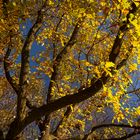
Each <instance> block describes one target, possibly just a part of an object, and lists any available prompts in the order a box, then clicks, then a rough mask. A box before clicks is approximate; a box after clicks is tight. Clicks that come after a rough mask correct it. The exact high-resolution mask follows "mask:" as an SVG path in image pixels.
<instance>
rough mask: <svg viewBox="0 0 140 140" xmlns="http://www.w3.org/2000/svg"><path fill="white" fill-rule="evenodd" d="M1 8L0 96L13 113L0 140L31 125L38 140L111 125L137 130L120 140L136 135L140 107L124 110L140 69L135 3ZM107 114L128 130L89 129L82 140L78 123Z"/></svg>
mask: <svg viewBox="0 0 140 140" xmlns="http://www.w3.org/2000/svg"><path fill="white" fill-rule="evenodd" d="M0 6H1V11H0V14H1V21H0V35H1V36H0V39H1V42H0V52H1V59H0V60H1V66H2V68H1V79H0V80H1V83H2V84H3V85H2V86H1V87H2V88H1V89H2V92H1V94H2V95H3V94H4V95H5V94H6V92H8V93H10V95H11V97H14V98H13V99H12V100H13V102H12V103H15V107H16V109H15V108H14V109H13V112H14V114H15V116H14V115H12V116H14V117H13V118H12V119H11V120H10V121H8V120H7V121H8V130H7V134H6V136H3V130H2V129H1V131H0V132H1V139H6V140H7V139H10V140H14V139H20V138H21V137H23V135H22V132H23V130H24V129H25V128H26V127H27V126H29V124H31V123H33V122H36V124H35V125H37V126H38V128H39V130H40V135H41V139H42V140H45V139H48V138H49V137H52V136H54V135H55V136H56V137H59V138H62V134H64V137H65V138H66V134H68V131H66V130H69V131H72V130H71V129H70V128H72V127H73V128H74V129H77V130H78V132H79V133H80V134H79V135H81V133H82V135H84V136H83V139H87V136H88V135H89V134H90V133H91V132H93V131H95V128H96V129H97V128H100V127H109V126H110V127H112V126H113V127H120V128H123V127H126V128H132V129H134V131H133V133H132V134H131V133H130V134H128V135H125V136H124V135H120V136H119V139H121V138H120V137H122V139H123V138H124V137H125V138H127V137H130V136H133V135H137V134H139V133H140V130H139V125H136V124H135V123H134V122H133V118H138V116H139V115H140V112H139V107H134V108H133V111H131V110H130V109H129V108H128V107H126V106H125V104H127V102H128V100H129V98H130V96H129V93H130V91H129V92H128V88H129V86H130V84H132V82H133V77H132V73H133V72H135V71H137V70H138V64H139V62H140V61H139V60H140V58H139V56H140V55H139V52H140V45H139V44H140V40H139V36H140V28H139V22H140V16H139V13H140V12H139V1H127V0H112V1H110V0H107V1H104V0H101V1H100V2H99V1H96V0H95V1H93V0H84V1H81V0H74V1H70V0H65V1H63V0H56V1H54V0H42V1H41V0H40V1H38V0H32V1H26V0H22V1H20V0H2V1H1V3H0ZM45 77H46V78H45ZM46 79H47V80H46ZM6 80H7V81H8V83H9V85H8V84H7V82H6ZM45 80H46V81H45ZM44 82H45V83H46V84H47V86H46V87H47V88H45V89H44ZM9 86H10V87H9ZM11 88H12V89H11ZM9 89H11V90H9ZM42 89H43V90H42ZM12 90H13V91H12ZM44 90H46V91H45V93H44ZM132 92H135V90H134V91H131V93H132ZM126 93H128V94H126ZM9 105H10V104H9ZM106 107H108V108H112V110H113V112H114V115H113V122H115V121H116V120H117V121H118V122H121V121H123V120H126V121H127V122H128V123H127V124H114V123H113V124H108V125H106V124H103V125H99V126H93V128H92V129H91V132H89V133H88V134H85V132H84V127H85V124H84V123H85V120H81V119H78V116H80V115H81V116H86V119H87V116H88V115H89V116H91V112H92V111H93V110H97V109H99V110H100V111H103V110H104V109H105V108H106ZM87 109H88V110H87ZM85 111H86V112H85ZM130 115H132V116H133V117H129V116H130ZM56 116H59V117H58V118H59V119H58V120H57V122H58V123H57V126H56V127H55V130H54V131H53V132H52V131H51V127H52V124H51V123H50V122H51V120H53V119H54V118H55V117H56ZM76 116H77V117H76ZM81 128H83V129H81ZM81 139H82V138H81ZM116 139H117V138H116Z"/></svg>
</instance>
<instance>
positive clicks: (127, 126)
mask: <svg viewBox="0 0 140 140" xmlns="http://www.w3.org/2000/svg"><path fill="white" fill-rule="evenodd" d="M104 127H108V128H110V127H119V128H132V129H137V130H138V129H140V126H131V125H129V124H101V125H97V126H94V127H93V128H92V129H91V131H90V133H88V134H86V135H85V136H84V138H83V140H86V139H87V137H88V136H89V135H90V134H92V133H93V132H94V131H96V130H97V129H100V128H104Z"/></svg>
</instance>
